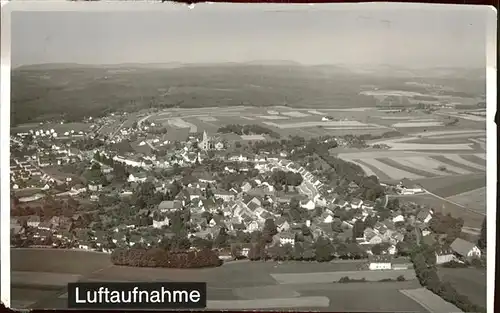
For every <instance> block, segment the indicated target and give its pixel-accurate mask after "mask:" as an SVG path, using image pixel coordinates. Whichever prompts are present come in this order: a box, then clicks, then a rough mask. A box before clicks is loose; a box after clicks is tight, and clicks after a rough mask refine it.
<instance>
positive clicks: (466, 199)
mask: <svg viewBox="0 0 500 313" xmlns="http://www.w3.org/2000/svg"><path fill="white" fill-rule="evenodd" d="M447 199H448V200H450V201H453V202H456V203H459V204H461V205H463V206H465V207H467V208H471V209H474V210H476V211H480V212H483V213H485V214H486V187H483V188H479V189H476V190H472V191H467V192H464V193H461V194H457V195H454V196H451V197H448V198H447Z"/></svg>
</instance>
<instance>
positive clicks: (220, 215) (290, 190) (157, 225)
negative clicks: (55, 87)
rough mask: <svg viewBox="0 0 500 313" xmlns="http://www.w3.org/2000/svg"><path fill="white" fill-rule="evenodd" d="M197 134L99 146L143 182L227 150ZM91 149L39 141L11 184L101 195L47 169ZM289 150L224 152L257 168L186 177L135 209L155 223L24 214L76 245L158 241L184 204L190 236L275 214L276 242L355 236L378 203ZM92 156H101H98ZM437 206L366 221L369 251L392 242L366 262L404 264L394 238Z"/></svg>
mask: <svg viewBox="0 0 500 313" xmlns="http://www.w3.org/2000/svg"><path fill="white" fill-rule="evenodd" d="M153 126H154V125H153ZM35 134H36V133H35ZM71 134H73V133H71ZM128 135H130V132H129V131H128V130H127V129H126V128H124V129H121V130H120V131H119V132H118V135H117V136H118V137H117V138H114V139H112V140H116V141H119V140H120V138H125V137H126V136H128ZM120 136H121V137H120ZM193 140H194V139H193ZM196 142H197V145H198V147H199V148H200V149H201V150H202V152H194V149H191V148H189V147H188V145H187V143H186V145H185V146H184V147H182V148H180V149H172V151H169V152H167V153H166V155H165V156H163V157H157V156H155V155H153V154H149V155H142V156H140V157H138V156H137V155H134V154H133V153H129V154H126V155H111V154H108V153H107V152H106V151H99V152H100V153H101V155H105V156H107V157H112V159H113V160H114V161H115V162H120V163H124V164H126V165H127V166H131V167H135V168H137V169H138V170H137V171H134V173H131V174H130V175H129V176H128V178H127V181H128V183H131V184H140V183H143V182H145V181H147V180H151V177H152V175H151V170H153V169H154V168H156V167H160V168H162V167H163V168H169V167H172V166H174V165H177V166H180V167H183V166H190V165H193V164H195V163H197V162H202V161H203V160H204V158H205V157H207V156H206V153H205V152H206V151H208V150H223V149H224V148H225V146H224V142H223V140H219V138H214V137H209V136H208V135H207V134H206V132H205V133H204V134H203V137H202V139H201V140H198V139H196ZM144 145H146V146H149V143H148V142H145V141H144V144H143V146H144ZM94 152H95V151H91V152H90V153H88V154H83V153H82V152H80V151H78V150H76V149H72V148H68V147H62V146H58V145H51V146H50V147H48V148H40V147H38V148H37V153H36V156H34V157H27V158H26V159H24V160H19V159H17V158H13V159H12V161H11V181H12V185H13V189H19V188H20V186H19V185H20V182H23V183H24V182H26V181H32V180H33V179H34V178H36V179H37V180H38V181H40V182H41V185H37V186H31V185H29V184H28V185H29V186H28V187H38V188H41V189H49V188H51V186H52V185H58V184H64V185H67V186H69V185H71V187H70V188H69V187H68V190H65V191H64V192H60V193H58V195H59V196H64V197H79V195H80V194H82V193H85V194H89V192H90V200H92V201H97V200H99V195H100V194H101V193H103V192H107V189H106V188H103V186H102V185H101V184H99V183H96V182H89V183H88V184H87V185H82V184H76V183H75V184H68V181H57V180H56V179H55V178H53V177H50V176H49V175H47V174H46V173H44V172H43V168H44V167H46V166H50V165H63V164H66V163H75V162H81V161H82V160H84V159H88V160H93V155H94ZM286 156H287V153H286V152H282V153H280V154H277V155H269V154H265V153H262V154H257V155H250V154H243V153H234V154H229V153H228V154H226V155H225V156H223V157H220V158H221V159H222V160H225V161H230V162H240V163H241V164H242V166H241V167H240V168H239V169H238V170H239V171H243V172H244V171H245V170H246V171H248V170H250V169H251V168H250V165H252V166H253V167H254V169H256V170H258V171H259V173H260V174H259V175H258V176H257V177H255V178H253V179H248V180H246V181H244V182H243V183H242V184H241V185H240V186H238V187H233V188H231V189H230V190H223V189H220V184H219V182H218V181H217V180H216V179H214V178H213V177H211V176H210V175H208V174H206V175H199V176H198V177H197V181H195V182H191V183H189V184H187V186H185V187H184V188H183V189H182V190H181V191H180V192H179V193H178V194H177V195H176V196H175V199H173V200H171V201H162V202H161V203H160V204H159V205H158V206H157V208H155V209H151V210H144V211H141V212H137V215H138V216H145V217H148V218H149V219H150V220H151V223H150V224H148V225H146V226H144V225H141V226H139V225H135V223H132V222H130V223H125V224H122V225H120V226H117V227H114V228H113V229H112V231H111V232H106V231H102V230H97V229H94V228H93V227H92V225H90V226H89V227H88V228H82V229H81V228H78V227H76V230H75V229H74V227H75V225H77V224H78V223H76V224H75V221H76V222H77V221H78V219H80V218H81V216H79V215H78V214H76V215H75V216H73V217H72V218H63V217H53V218H52V219H50V220H48V221H41V220H40V218H39V217H37V216H30V217H28V218H27V221H26V226H28V227H30V228H32V229H33V230H34V231H32V232H30V233H31V234H32V236H33V238H34V239H36V241H37V242H39V243H41V244H43V242H44V241H46V240H47V239H46V238H49V237H50V238H56V239H58V240H59V242H63V243H68V244H69V243H70V242H75V239H76V243H77V244H76V246H75V247H77V248H80V249H88V250H101V251H104V252H110V251H111V250H112V248H111V246H113V245H114V246H124V245H127V246H130V245H134V244H136V243H142V244H146V245H154V244H155V243H157V242H158V240H159V237H158V236H159V235H158V236H155V235H147V233H148V232H149V233H151V230H156V231H159V233H158V234H160V233H162V232H164V230H167V231H168V229H169V226H170V225H171V220H170V219H171V216H172V213H174V212H176V211H181V210H185V209H187V210H189V211H190V220H189V225H190V227H189V237H191V238H195V237H196V238H206V239H207V238H208V239H213V238H215V237H217V235H218V234H219V233H220V231H221V229H223V228H224V229H225V230H226V231H227V232H228V233H230V234H236V233H238V232H239V231H242V232H244V233H252V232H254V231H262V230H263V229H264V226H265V224H266V221H267V220H270V219H271V220H273V221H274V224H275V225H276V228H277V231H278V233H277V234H276V235H275V236H274V237H273V243H274V244H277V245H286V244H290V245H292V246H294V245H295V241H296V238H297V235H298V234H299V233H301V232H302V229H303V227H304V226H305V227H307V228H309V229H310V232H311V234H312V236H313V238H318V237H320V236H325V237H328V238H331V239H333V238H337V239H338V238H340V239H344V240H346V239H347V238H352V237H353V228H354V226H355V224H356V222H357V221H365V220H366V219H367V218H368V217H370V216H371V217H373V216H377V210H375V203H373V202H371V201H366V200H363V199H357V198H354V199H351V200H349V201H346V200H345V199H346V198H344V197H343V196H341V195H338V194H335V193H333V192H329V191H328V190H325V189H326V188H325V185H324V183H323V182H321V181H320V180H319V179H317V178H316V177H315V176H314V175H313V174H312V173H310V172H309V171H308V170H306V169H305V168H304V167H302V166H300V165H298V164H296V163H294V162H292V161H289V160H287V159H285V158H286ZM93 162H96V161H95V160H93ZM100 165H101V167H100V168H101V171H102V173H103V174H110V173H111V172H112V171H113V169H112V168H111V167H109V166H106V165H104V164H100ZM246 166H247V167H246ZM276 170H281V171H287V172H293V173H298V174H300V175H301V176H302V178H303V181H302V183H301V184H300V185H299V186H285V187H286V188H285V190H284V191H277V190H276V189H275V188H274V186H273V183H272V182H271V181H270V180H269V177H270V176H271V175H269V174H270V173H272V172H273V171H276ZM224 171H227V172H235V171H236V170H235V169H232V168H229V167H226V168H225V169H224ZM154 181H155V188H156V191H157V192H166V190H167V189H168V185H169V183H168V182H164V181H156V180H154ZM24 185H26V184H24ZM356 188H358V186H357V185H356V184H355V183H354V182H352V183H351V184H350V185H349V188H348V191H351V190H355V189H356ZM207 189H210V194H211V195H213V196H208V191H207ZM397 190H398V192H399V193H401V194H415V193H421V192H424V190H423V189H422V188H421V187H419V186H414V185H413V184H412V183H411V182H410V181H408V180H403V181H402V182H401V183H400V184H399V185H398V186H397ZM120 192H121V194H120V195H121V196H128V195H131V194H132V191H131V190H129V189H126V188H125V187H124V188H122V190H121V191H120ZM40 197H43V195H41V194H36V195H32V196H31V198H29V199H28V198H26V199H23V198H20V199H19V201H20V202H30V201H36V200H39V199H40ZM292 198H297V199H298V200H299V206H300V207H301V208H303V209H305V211H306V212H308V216H309V217H307V218H304V220H303V221H301V222H299V223H297V222H293V221H292V220H291V219H290V218H289V217H288V216H287V215H283V214H282V213H283V211H284V210H286V209H287V208H288V207H289V204H290V202H291V199H292ZM318 208H320V209H321V210H320V211H321V213H320V214H318V213H317V211H318V210H317V209H318ZM337 210H343V211H350V210H353V211H354V212H355V213H354V214H353V216H352V217H350V218H349V219H346V220H340V218H339V217H338V216H336V211H337ZM432 214H433V212H432V211H426V210H421V211H420V212H419V213H418V214H417V215H416V216H412V217H409V216H407V215H406V216H405V215H403V214H402V213H401V212H397V211H394V212H392V214H391V216H390V217H388V218H387V219H385V220H379V221H377V222H376V223H375V225H373V226H372V227H367V228H366V229H364V231H363V234H362V236H361V237H359V238H355V240H356V243H357V244H359V245H360V246H361V247H363V248H364V249H365V250H366V251H367V252H368V253H369V254H371V248H372V247H373V246H375V245H380V244H385V246H386V247H387V248H386V250H385V251H383V252H382V255H381V256H373V255H372V256H371V257H370V258H371V259H370V266H369V268H370V269H373V270H381V269H397V268H401V267H402V266H403V265H400V264H398V263H397V262H393V261H390V260H391V256H394V255H396V254H397V249H396V245H397V244H398V243H399V242H401V241H402V240H403V239H404V236H405V233H406V228H405V225H407V224H412V225H413V224H415V223H417V225H428V223H429V221H430V220H431V219H432ZM110 218H111V219H112V218H113V217H109V216H103V217H102V219H110ZM334 223H335V224H340V225H341V228H342V231H341V232H340V233H339V232H338V231H334V230H333V227H332V225H333V224H334ZM71 227H73V229H72V232H70V231H69V230H70V228H71ZM11 229H12V230H13V233H16V234H20V235H23V232H24V230H25V226H24V225H22V223H21V221H20V220H19V219H16V218H14V219H13V220H11ZM419 229H420V231H421V236H422V237H424V238H425V237H426V235H429V234H430V231H429V230H428V228H425V227H420V228H419ZM24 235H26V234H24ZM163 235H164V233H163V234H162V236H163ZM111 243H112V245H111ZM52 244H54V243H52ZM245 251H247V250H245ZM244 253H245V252H243V254H244ZM436 255H437V260H438V262H440V263H445V262H449V260H452V257H453V256H454V257H457V255H460V256H466V257H470V256H473V255H474V256H477V255H480V251H479V249H477V247H475V246H474V245H472V246H471V245H470V243H467V242H465V243H464V242H463V240H462V239H457V240H455V242H453V244H452V245H451V247H450V249H448V250H446V251H444V250H443V251H437V252H436ZM387 260H389V261H387ZM446 260H448V261H446ZM440 263H438V264H440ZM398 266H399V267H398Z"/></svg>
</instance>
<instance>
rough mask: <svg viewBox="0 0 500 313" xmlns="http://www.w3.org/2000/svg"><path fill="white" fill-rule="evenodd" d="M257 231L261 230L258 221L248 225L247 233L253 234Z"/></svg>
mask: <svg viewBox="0 0 500 313" xmlns="http://www.w3.org/2000/svg"><path fill="white" fill-rule="evenodd" d="M256 230H259V223H257V221H252V222H250V223H249V224H248V226H247V229H246V231H247V232H249V233H252V232H254V231H256Z"/></svg>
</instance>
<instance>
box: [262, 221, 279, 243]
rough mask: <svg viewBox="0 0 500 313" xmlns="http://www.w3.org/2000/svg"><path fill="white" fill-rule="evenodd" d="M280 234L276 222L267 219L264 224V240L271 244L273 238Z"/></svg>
mask: <svg viewBox="0 0 500 313" xmlns="http://www.w3.org/2000/svg"><path fill="white" fill-rule="evenodd" d="M277 233H278V230H277V228H276V224H275V223H274V220H273V219H270V218H269V219H267V220H266V221H265V222H264V229H263V231H262V235H263V237H264V239H265V240H266V241H267V242H270V241H271V240H272V238H273V236H274V235H276V234H277Z"/></svg>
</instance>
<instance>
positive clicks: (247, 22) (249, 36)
mask: <svg viewBox="0 0 500 313" xmlns="http://www.w3.org/2000/svg"><path fill="white" fill-rule="evenodd" d="M91 5H94V4H91ZM363 5H365V4H357V5H355V6H350V7H348V8H347V9H346V7H345V6H343V7H340V6H337V7H336V6H335V5H329V6H323V7H320V6H300V7H294V8H293V9H286V8H284V7H283V6H280V7H273V6H271V5H265V4H259V5H253V6H250V5H248V6H247V7H245V8H244V9H242V5H238V4H233V5H231V4H212V5H209V4H205V5H197V6H196V7H195V8H194V9H189V8H187V7H186V6H182V7H181V6H179V5H177V7H176V8H175V9H172V10H170V9H165V10H161V9H157V8H159V6H151V5H150V6H149V8H153V9H154V10H155V11H153V10H152V9H148V10H147V11H145V10H144V9H143V10H136V11H135V12H130V11H123V10H121V11H117V10H114V11H101V12H98V11H96V10H93V11H86V12H85V11H81V10H80V11H64V12H63V11H59V12H57V11H51V12H50V11H49V12H41V11H31V12H26V11H24V12H23V11H16V12H13V13H12V15H11V30H12V33H11V34H12V36H11V56H12V58H11V64H12V66H13V67H17V66H20V65H28V64H40V63H80V64H118V63H169V62H181V63H219V62H247V61H256V60H290V61H296V62H300V63H303V64H344V65H349V64H350V65H361V64H371V65H378V64H388V65H394V66H412V67H436V66H440V67H484V66H485V57H486V20H487V19H488V16H491V13H493V12H492V10H491V9H489V8H486V7H481V8H479V7H468V8H467V7H465V6H461V8H460V9H450V7H449V6H445V5H440V6H434V5H428V6H424V7H422V6H421V5H420V6H415V5H413V6H408V7H405V6H403V7H402V8H394V7H393V6H392V7H391V5H390V4H383V3H382V4H366V5H365V6H363ZM374 5H377V6H376V7H375V9H374V7H373V6H374ZM236 6H239V7H238V8H237V7H236ZM288 7H290V6H288ZM338 8H341V9H338Z"/></svg>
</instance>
